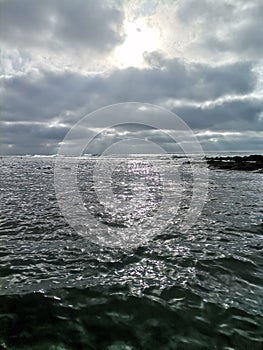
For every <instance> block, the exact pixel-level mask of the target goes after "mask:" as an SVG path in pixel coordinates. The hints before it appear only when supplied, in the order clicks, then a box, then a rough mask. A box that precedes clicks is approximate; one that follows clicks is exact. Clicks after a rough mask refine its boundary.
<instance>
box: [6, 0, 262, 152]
mask: <svg viewBox="0 0 263 350" xmlns="http://www.w3.org/2000/svg"><path fill="white" fill-rule="evenodd" d="M0 16H1V17H0V40H1V73H0V74H1V84H0V91H1V96H0V97H1V106H2V108H1V142H2V145H1V153H2V154H13V155H15V154H21V155H23V154H54V153H57V151H58V147H59V146H60V144H61V142H62V140H63V138H64V137H65V135H66V134H67V132H68V131H69V130H70V128H72V126H73V125H74V124H75V123H76V122H78V121H79V120H81V118H83V117H84V116H85V115H87V114H88V113H90V112H92V111H95V110H96V109H98V108H102V107H105V106H107V105H111V104H115V103H120V102H130V101H137V102H142V103H150V104H155V105H158V106H161V107H164V108H166V109H168V110H170V111H173V112H175V113H176V114H177V115H178V116H179V117H180V118H182V119H183V120H184V121H185V122H186V123H187V124H188V126H189V127H190V128H191V129H192V130H193V131H194V133H195V134H196V136H197V137H198V139H199V141H200V142H201V144H202V146H203V148H204V149H205V150H211V151H212V150H216V151H217V150H218V151H220V150H262V149H263V59H262V57H263V25H262V21H263V1H262V0H222V1H218V0H178V1H172V0H134V1H132V0H131V1H128V0H127V1H121V0H116V1H114V0H105V1H104V0H98V1H96V0H75V1H71V0H45V1H36V0H0ZM105 118H108V121H109V125H112V124H111V115H110V113H109V114H108V116H107V115H106V114H105ZM159 118H160V120H162V115H161V113H160V117H159ZM144 119H145V120H144ZM147 121H148V122H149V123H150V116H149V113H148V114H147V116H146V118H144V117H143V116H142V117H141V122H142V123H145V124H147ZM130 122H132V120H131V119H129V123H130ZM91 124H92V123H91ZM128 129H129V130H127V132H126V135H127V134H132V135H134V134H138V135H139V136H140V138H145V139H147V140H151V141H152V142H155V141H156V142H158V143H159V144H161V145H162V143H163V144H168V143H169V142H167V140H165V139H164V138H163V135H160V134H158V133H157V132H156V130H151V129H149V128H147V127H145V128H142V129H138V128H134V127H130V128H128ZM163 129H164V130H165V129H167V130H168V129H169V125H168V124H167V125H165V120H164V123H163ZM86 132H87V133H91V134H92V133H94V134H96V133H97V132H98V130H97V129H96V131H95V130H94V127H93V126H92V125H90V128H89V130H86ZM119 133H120V128H115V129H114V128H113V129H112V130H111V132H110V133H108V134H107V133H104V134H103V135H100V136H99V137H97V142H96V143H95V144H94V145H95V146H96V147H95V148H94V149H93V151H94V152H100V151H102V150H104V148H105V144H108V143H107V140H106V142H105V139H107V138H109V139H111V141H112V140H119V138H118V137H119ZM99 141H100V142H99ZM94 145H93V146H94ZM168 150H169V151H172V148H171V149H168Z"/></svg>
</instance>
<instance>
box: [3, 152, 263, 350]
mask: <svg viewBox="0 0 263 350" xmlns="http://www.w3.org/2000/svg"><path fill="white" fill-rule="evenodd" d="M0 161H1V182H0V186H1V217H0V349H39V350H41V349H43V350H49V349H52V350H54V349H61V350H62V349H65V350H66V349H83V350H84V349H85V350H86V349H109V350H115V349H126V350H128V349H143V350H144V349H151V350H153V349H179V350H184V349H209V350H210V349H224V350H230V349H235V350H242V349H253V350H256V349H262V348H263V345H262V344H263V254H262V252H263V223H262V218H263V205H262V204H263V197H262V187H263V182H262V180H263V174H262V173H259V172H242V171H222V170H211V171H209V177H208V183H207V185H208V193H207V198H206V200H205V203H204V207H203V208H202V211H201V213H200V216H199V217H198V218H197V219H196V220H195V221H194V223H193V225H192V227H191V228H190V229H189V230H188V231H187V232H185V231H184V230H182V227H183V226H182V220H183V219H184V218H186V217H187V213H189V211H190V216H189V217H191V210H193V208H191V197H192V196H193V186H194V185H195V184H194V182H193V181H194V179H193V168H192V167H194V168H195V169H197V170H198V174H199V175H200V174H203V173H204V169H205V166H206V165H205V162H204V160H203V159H201V158H199V157H195V158H194V159H193V161H192V167H191V166H190V165H189V163H188V162H187V159H185V158H184V157H182V156H180V157H173V158H172V157H169V156H164V155H162V156H136V157H135V156H134V157H130V158H129V159H128V160H127V159H121V160H118V166H116V169H115V171H114V172H113V173H112V177H111V180H112V183H111V185H110V187H111V189H112V193H113V195H114V197H113V198H115V199H116V203H117V202H118V200H122V202H121V203H127V205H129V211H125V210H124V209H125V208H124V207H123V206H117V205H115V202H114V201H113V200H112V198H108V196H107V194H108V192H107V188H106V189H105V182H103V173H100V174H99V175H100V176H101V178H98V181H97V183H96V184H97V185H96V186H97V187H96V186H95V185H94V178H93V174H94V167H95V165H96V162H97V161H98V158H97V157H88V156H87V157H81V158H80V159H79V166H78V176H77V179H78V186H79V191H80V194H81V197H82V200H83V203H84V205H85V207H86V208H87V210H88V211H89V213H90V215H91V216H92V217H94V218H95V219H96V220H97V223H98V224H97V225H96V220H95V224H94V222H93V221H92V222H91V224H90V225H91V226H90V227H89V225H86V224H85V229H86V231H83V227H81V221H80V223H79V224H80V226H79V227H80V228H79V231H78V229H75V230H74V229H73V228H72V227H71V226H70V223H69V222H68V221H66V219H65V217H64V216H63V214H62V212H61V210H60V208H59V205H58V201H57V197H56V193H55V187H54V164H55V158H52V157H3V158H2V159H1V160H0ZM107 161H108V162H109V164H114V162H117V160H116V159H108V160H107ZM107 164H108V163H107ZM127 164H128V165H127ZM70 166H71V160H70V159H65V171H67V169H68V168H70ZM109 166H110V165H109ZM167 174H169V176H168V177H166V178H167V179H168V189H165V185H167V182H165V181H164V179H165V176H166V175H167ZM139 180H141V181H139ZM98 186H99V192H98ZM104 190H105V192H103V191H104ZM71 195H72V192H71V191H70V188H67V184H65V196H66V197H67V198H71V197H70V196H71ZM98 195H99V196H101V198H102V197H103V196H104V198H102V199H104V200H105V203H106V202H107V200H108V201H110V202H111V204H112V206H111V207H110V209H111V211H107V210H105V207H104V206H103V204H102V202H101V201H100V200H99V199H98ZM168 197H169V200H170V202H168V203H170V204H171V202H173V201H175V202H176V203H177V204H176V205H177V207H176V208H174V207H173V206H172V205H170V206H166V207H164V209H165V211H164V210H162V211H160V213H161V214H160V215H159V216H160V220H159V221H158V220H157V219H156V217H157V213H158V209H159V208H161V207H162V203H163V200H164V198H168ZM72 200H74V198H72ZM200 200H201V199H200ZM193 215H194V210H193ZM146 219H147V220H146ZM145 220H146V225H145V226H143V225H144V222H145ZM166 221H167V225H164V222H166ZM158 225H160V227H161V229H160V230H158ZM102 226H103V227H104V228H105V227H106V231H107V227H108V228H109V230H116V232H117V233H116V241H117V240H118V239H119V236H118V232H119V234H120V237H121V238H122V240H120V244H119V245H114V244H112V243H113V242H112V240H114V237H115V236H114V234H113V236H111V239H109V240H107V236H105V232H104V231H105V230H104V231H103V232H102ZM134 227H135V231H136V230H137V231H138V232H139V233H140V234H141V235H142V237H144V238H145V239H144V240H142V241H139V242H137V241H136V242H137V243H136V244H131V243H133V241H134V237H133V235H132V234H130V235H129V234H127V232H128V233H129V232H131V233H134V232H135V231H134V230H133V228H134ZM146 227H147V231H146ZM91 231H92V234H89V232H91ZM83 232H86V233H84V234H83ZM114 232H115V231H114ZM145 232H147V234H146V233H145ZM149 232H150V234H149ZM105 237H106V238H105ZM112 237H113V238H112ZM102 238H103V239H102ZM107 243H109V244H107Z"/></svg>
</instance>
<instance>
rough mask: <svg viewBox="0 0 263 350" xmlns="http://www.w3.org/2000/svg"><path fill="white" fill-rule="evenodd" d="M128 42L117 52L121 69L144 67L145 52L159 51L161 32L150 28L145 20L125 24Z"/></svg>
mask: <svg viewBox="0 0 263 350" xmlns="http://www.w3.org/2000/svg"><path fill="white" fill-rule="evenodd" d="M125 35H126V40H125V41H124V43H123V44H122V45H121V46H119V47H118V48H117V49H116V50H115V57H116V60H117V62H118V63H119V65H120V66H121V67H142V66H143V65H144V57H143V54H144V52H151V51H154V50H157V49H158V47H159V44H160V31H159V30H158V28H156V27H152V26H149V25H148V24H147V22H146V20H145V19H138V20H136V21H134V22H127V23H126V24H125Z"/></svg>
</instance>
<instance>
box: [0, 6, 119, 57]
mask: <svg viewBox="0 0 263 350" xmlns="http://www.w3.org/2000/svg"><path fill="white" fill-rule="evenodd" d="M0 7H1V17H0V19H1V20H0V38H1V40H2V41H3V42H5V43H7V44H8V45H10V46H15V47H20V48H25V47H46V48H49V49H52V50H71V49H75V48H76V49H79V48H81V49H83V50H88V51H89V50H93V51H98V52H100V53H101V51H106V50H109V49H112V48H113V47H114V46H116V44H119V43H120V42H121V41H122V39H123V38H122V36H121V26H122V21H123V14H122V12H121V11H120V10H118V9H116V8H114V7H111V6H110V5H109V3H107V2H104V1H103V2H102V1H94V0H76V1H70V0H63V1H59V0H45V1H35V0H23V1H21V0H2V1H1V2H0Z"/></svg>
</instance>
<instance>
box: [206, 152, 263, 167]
mask: <svg viewBox="0 0 263 350" xmlns="http://www.w3.org/2000/svg"><path fill="white" fill-rule="evenodd" d="M206 161H207V163H208V165H209V167H210V168H214V169H222V170H244V171H263V156H261V155H258V154H254V155H250V156H244V157H240V156H234V157H215V158H210V157H206Z"/></svg>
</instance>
